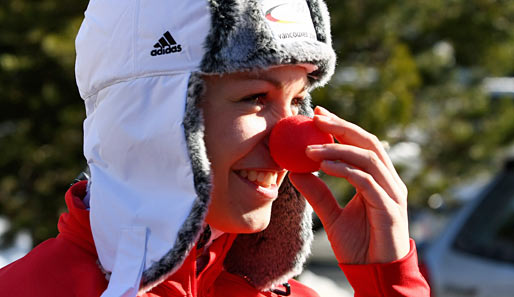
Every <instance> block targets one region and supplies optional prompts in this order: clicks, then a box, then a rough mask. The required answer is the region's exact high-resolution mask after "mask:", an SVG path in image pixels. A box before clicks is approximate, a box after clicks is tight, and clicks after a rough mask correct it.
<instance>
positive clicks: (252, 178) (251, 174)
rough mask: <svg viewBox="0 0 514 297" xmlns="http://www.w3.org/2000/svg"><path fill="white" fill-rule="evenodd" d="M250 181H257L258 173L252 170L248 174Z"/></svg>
mask: <svg viewBox="0 0 514 297" xmlns="http://www.w3.org/2000/svg"><path fill="white" fill-rule="evenodd" d="M248 180H250V181H256V180H257V171H255V170H250V171H249V172H248Z"/></svg>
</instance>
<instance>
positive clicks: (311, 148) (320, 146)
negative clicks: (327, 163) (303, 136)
mask: <svg viewBox="0 0 514 297" xmlns="http://www.w3.org/2000/svg"><path fill="white" fill-rule="evenodd" d="M323 147H324V145H323V144H313V145H309V146H307V150H308V151H314V150H320V149H322V148H323Z"/></svg>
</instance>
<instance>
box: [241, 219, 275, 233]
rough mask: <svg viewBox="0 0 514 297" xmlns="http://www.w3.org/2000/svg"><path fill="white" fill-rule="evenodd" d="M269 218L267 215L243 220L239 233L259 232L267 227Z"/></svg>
mask: <svg viewBox="0 0 514 297" xmlns="http://www.w3.org/2000/svg"><path fill="white" fill-rule="evenodd" d="M269 222H270V219H269V217H268V218H267V219H264V218H258V219H257V220H251V221H245V223H244V224H243V226H241V228H240V230H239V232H237V233H239V234H243V233H245V234H250V233H257V232H261V231H262V230H264V229H266V228H268V225H269Z"/></svg>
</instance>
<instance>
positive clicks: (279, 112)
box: [202, 66, 308, 233]
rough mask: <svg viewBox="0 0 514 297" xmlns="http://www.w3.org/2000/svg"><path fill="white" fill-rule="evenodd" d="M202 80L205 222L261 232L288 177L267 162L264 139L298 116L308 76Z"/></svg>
mask: <svg viewBox="0 0 514 297" xmlns="http://www.w3.org/2000/svg"><path fill="white" fill-rule="evenodd" d="M204 79H205V82H206V87H207V88H206V93H205V96H204V98H203V101H202V109H203V115H204V120H205V144H206V146H207V154H208V157H209V160H210V161H211V169H212V176H213V188H212V192H211V204H210V206H209V212H208V214H207V218H206V221H207V223H208V224H209V225H211V226H212V227H214V228H216V229H218V230H221V231H224V232H230V233H253V232H258V231H261V230H263V229H265V228H266V227H267V226H268V223H269V220H270V215H271V205H272V203H273V201H274V200H275V199H276V198H277V196H278V188H279V187H280V185H281V183H282V181H283V180H284V177H285V175H286V173H287V172H286V171H285V170H284V169H282V168H280V167H279V166H278V165H277V164H276V163H275V162H274V161H273V159H272V158H271V155H270V151H269V146H268V139H269V134H270V131H271V128H272V127H273V126H274V125H275V123H277V122H278V121H279V120H280V119H282V118H285V117H288V116H292V115H296V114H298V110H299V106H300V104H301V101H302V100H303V98H304V97H305V96H306V94H307V92H306V88H307V84H308V80H307V71H306V70H305V68H303V67H300V66H280V67H274V68H270V69H267V70H260V71H253V72H240V73H233V74H227V75H223V76H217V75H216V76H206V77H204Z"/></svg>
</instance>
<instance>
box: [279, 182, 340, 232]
mask: <svg viewBox="0 0 514 297" xmlns="http://www.w3.org/2000/svg"><path fill="white" fill-rule="evenodd" d="M289 180H290V181H291V183H292V184H293V185H294V187H295V188H296V189H297V190H298V191H300V193H302V195H303V196H304V197H305V198H306V199H307V201H308V202H309V204H310V205H311V206H312V208H313V209H314V211H315V212H316V214H318V217H319V218H320V220H321V222H322V223H323V225H324V226H325V227H329V226H330V225H331V223H332V222H334V221H335V220H336V219H337V217H338V216H339V213H340V212H341V210H342V209H341V207H339V204H338V203H337V201H336V199H335V198H334V196H333V195H332V192H331V191H330V189H329V188H328V187H327V185H326V184H325V183H324V182H323V181H322V180H321V179H320V178H319V177H317V176H314V175H313V174H311V173H292V172H291V173H289Z"/></svg>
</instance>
